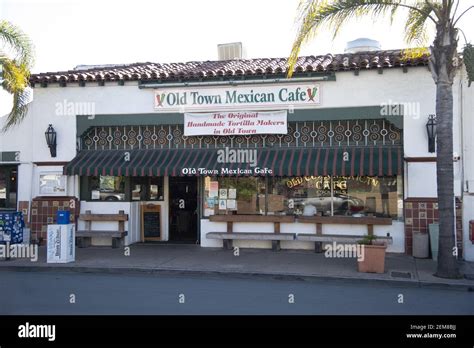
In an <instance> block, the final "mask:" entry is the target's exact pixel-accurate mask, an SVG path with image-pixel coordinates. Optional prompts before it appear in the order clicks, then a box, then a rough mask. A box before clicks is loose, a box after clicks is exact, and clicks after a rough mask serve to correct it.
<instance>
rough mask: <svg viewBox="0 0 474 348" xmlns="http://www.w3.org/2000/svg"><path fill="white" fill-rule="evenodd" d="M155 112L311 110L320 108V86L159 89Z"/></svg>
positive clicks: (155, 92)
mask: <svg viewBox="0 0 474 348" xmlns="http://www.w3.org/2000/svg"><path fill="white" fill-rule="evenodd" d="M154 104H155V111H156V112H201V111H204V112H206V111H207V112H213V111H217V110H219V111H223V110H226V111H230V110H233V111H239V110H282V109H287V108H294V109H311V108H314V107H315V106H319V105H320V104H321V86H320V84H318V83H314V82H313V83H311V82H308V83H305V84H299V83H287V84H274V85H245V86H240V85H237V86H222V87H182V88H166V87H163V88H158V89H155V90H154Z"/></svg>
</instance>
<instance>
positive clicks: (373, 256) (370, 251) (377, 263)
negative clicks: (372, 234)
mask: <svg viewBox="0 0 474 348" xmlns="http://www.w3.org/2000/svg"><path fill="white" fill-rule="evenodd" d="M386 249H387V246H386V245H374V244H371V245H364V259H363V260H362V261H357V264H358V270H359V272H364V273H384V272H385V250H386Z"/></svg>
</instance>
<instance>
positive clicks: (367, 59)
mask: <svg viewBox="0 0 474 348" xmlns="http://www.w3.org/2000/svg"><path fill="white" fill-rule="evenodd" d="M428 59H429V56H428V55H425V56H423V57H420V58H416V59H409V60H403V56H402V51H401V50H390V51H374V52H358V53H353V54H349V53H347V54H336V55H332V54H327V55H322V56H306V57H300V58H299V59H298V62H297V64H296V66H295V71H294V72H295V75H297V74H299V73H311V72H321V73H329V72H334V71H348V70H362V69H383V68H396V67H408V66H426V65H428ZM286 62H287V59H286V58H258V59H239V60H223V61H203V62H187V63H168V64H159V63H150V62H148V63H134V64H121V65H115V66H114V65H112V66H105V67H94V68H91V69H85V70H69V71H59V72H46V73H40V74H32V75H31V77H30V82H31V84H32V85H34V84H38V83H39V84H48V83H63V84H67V83H74V82H83V83H87V82H104V81H141V82H146V81H154V80H159V81H189V80H197V81H199V80H207V79H216V78H224V79H233V78H242V77H245V78H252V77H259V76H262V75H266V76H268V77H272V76H274V77H276V76H282V75H284V74H286V70H287V64H286Z"/></svg>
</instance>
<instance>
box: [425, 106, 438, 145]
mask: <svg viewBox="0 0 474 348" xmlns="http://www.w3.org/2000/svg"><path fill="white" fill-rule="evenodd" d="M426 132H427V133H428V151H429V152H431V153H432V152H436V146H435V145H436V116H435V115H429V116H428V122H427V123H426Z"/></svg>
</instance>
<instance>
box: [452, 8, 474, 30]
mask: <svg viewBox="0 0 474 348" xmlns="http://www.w3.org/2000/svg"><path fill="white" fill-rule="evenodd" d="M473 8H474V5H472V6H469V7H468V8H467V9H466V11H464V12H463V13H461V14H460V15H459V17H458V18H456V20H455V21H454V23H453V26H455V25H456V23H457V22H458V21H459V20H460V19H461V17H462V16H464V15H465V14H466V13H468V12H469V11H470V10H472V9H473Z"/></svg>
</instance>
